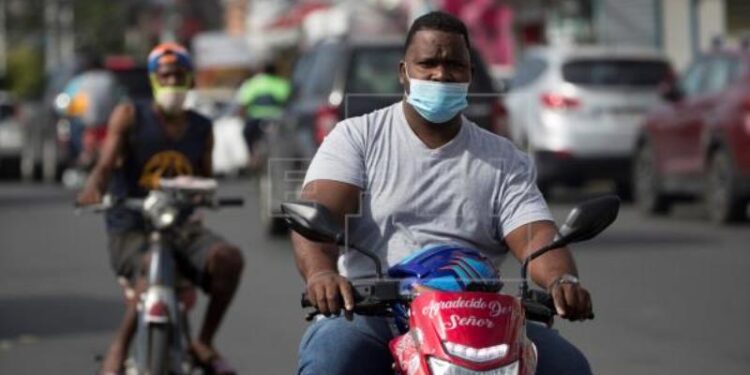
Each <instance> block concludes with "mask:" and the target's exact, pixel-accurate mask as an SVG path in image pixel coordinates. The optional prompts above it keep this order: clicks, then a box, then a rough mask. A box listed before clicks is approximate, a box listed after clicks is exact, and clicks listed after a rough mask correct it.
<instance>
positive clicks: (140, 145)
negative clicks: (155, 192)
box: [106, 101, 211, 232]
mask: <svg viewBox="0 0 750 375" xmlns="http://www.w3.org/2000/svg"><path fill="white" fill-rule="evenodd" d="M134 107H135V123H134V124H133V127H132V128H131V129H130V133H129V136H128V139H127V141H126V142H125V146H124V148H125V149H124V150H123V153H122V154H123V155H124V158H123V160H122V164H121V166H120V167H119V168H117V169H115V170H114V171H113V174H112V178H111V180H110V184H109V193H110V194H111V195H112V196H113V197H115V198H125V197H131V198H132V197H144V196H146V194H148V191H149V190H151V189H153V188H156V187H157V186H158V182H159V179H160V178H161V177H176V176H184V175H187V176H192V175H203V174H204V172H205V171H203V170H202V167H203V162H202V160H203V155H204V153H205V151H206V140H207V139H208V137H209V136H210V134H211V121H210V120H208V119H207V118H205V117H203V116H201V115H200V114H198V113H195V112H193V111H186V121H187V126H186V128H185V131H184V133H183V134H182V135H181V136H180V138H178V139H176V140H172V139H170V138H168V137H167V136H166V134H165V133H164V128H163V127H162V125H161V123H160V121H159V118H158V117H157V114H156V112H155V111H154V109H153V102H152V101H137V102H135V103H134ZM106 223H107V229H108V230H110V231H117V232H122V231H128V230H142V229H144V222H143V219H142V217H141V214H140V213H137V212H134V211H131V210H128V209H126V208H124V207H115V208H113V209H110V210H109V211H108V212H107V215H106Z"/></svg>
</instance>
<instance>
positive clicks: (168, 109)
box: [154, 87, 188, 114]
mask: <svg viewBox="0 0 750 375" xmlns="http://www.w3.org/2000/svg"><path fill="white" fill-rule="evenodd" d="M155 91H156V93H154V100H155V101H156V105H158V106H159V108H161V109H162V110H163V111H164V112H165V113H167V114H176V113H178V112H179V111H181V110H182V109H183V106H184V105H185V98H186V97H187V93H188V89H187V88H185V87H160V88H158V89H156V90H155Z"/></svg>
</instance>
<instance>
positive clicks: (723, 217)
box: [704, 149, 747, 224]
mask: <svg viewBox="0 0 750 375" xmlns="http://www.w3.org/2000/svg"><path fill="white" fill-rule="evenodd" d="M706 177H707V178H706V191H705V194H704V201H705V203H706V209H707V211H708V217H709V218H710V219H711V221H712V222H714V223H717V224H723V223H730V222H737V221H742V220H744V219H745V218H746V209H747V207H746V206H747V199H744V198H743V197H741V196H740V194H739V191H738V189H737V174H736V172H735V171H734V167H733V166H732V160H731V159H730V157H729V154H727V152H726V151H724V150H721V149H719V150H718V151H716V152H715V153H714V154H713V156H712V157H711V160H710V164H709V169H708V175H707V176H706Z"/></svg>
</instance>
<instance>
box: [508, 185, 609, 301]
mask: <svg viewBox="0 0 750 375" xmlns="http://www.w3.org/2000/svg"><path fill="white" fill-rule="evenodd" d="M619 211H620V198H618V197H617V196H616V195H605V196H603V197H599V198H594V199H591V200H588V201H586V202H583V203H581V204H579V205H578V206H576V207H575V208H574V209H573V210H572V211H570V214H569V215H568V218H567V219H566V220H565V223H564V224H563V225H562V227H560V231H559V236H558V237H557V238H555V240H554V241H552V243H550V244H548V245H546V246H544V247H542V248H541V249H539V250H537V251H535V252H533V253H531V255H529V256H527V257H526V259H524V261H523V265H522V267H521V279H523V283H522V284H521V293H522V295H523V296H524V298H525V297H528V293H529V286H528V281H527V277H526V275H527V273H528V269H529V263H530V262H531V261H532V260H534V259H536V258H538V257H540V256H542V255H544V254H546V253H547V252H548V251H550V250H554V249H558V248H561V247H563V246H565V245H568V244H570V243H574V242H581V241H586V240H588V239H591V238H593V237H595V236H596V235H598V234H599V233H601V232H602V231H603V230H605V229H607V227H608V226H609V225H610V224H612V223H613V222H614V221H615V219H616V218H617V213H618V212H619Z"/></svg>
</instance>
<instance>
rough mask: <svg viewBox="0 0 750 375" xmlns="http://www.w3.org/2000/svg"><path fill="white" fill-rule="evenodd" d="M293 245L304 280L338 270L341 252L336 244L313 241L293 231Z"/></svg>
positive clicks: (298, 267)
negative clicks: (337, 264)
mask: <svg viewBox="0 0 750 375" xmlns="http://www.w3.org/2000/svg"><path fill="white" fill-rule="evenodd" d="M292 245H293V246H294V258H295V261H296V262H297V269H298V270H299V272H300V275H301V276H302V278H303V279H304V280H307V279H308V278H310V277H311V276H313V275H315V274H320V273H324V272H337V267H336V262H337V260H338V255H339V252H338V248H337V247H336V245H332V244H321V243H317V242H312V241H309V240H307V239H305V238H304V237H302V236H300V235H299V234H297V233H292Z"/></svg>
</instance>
